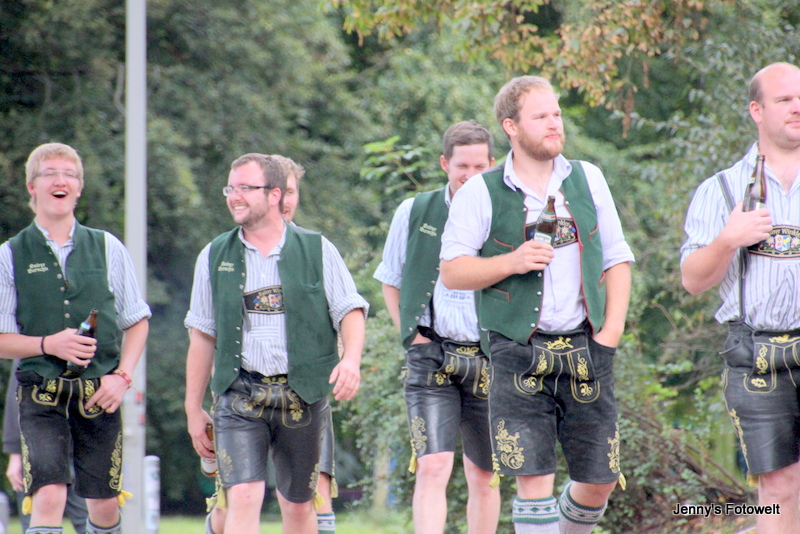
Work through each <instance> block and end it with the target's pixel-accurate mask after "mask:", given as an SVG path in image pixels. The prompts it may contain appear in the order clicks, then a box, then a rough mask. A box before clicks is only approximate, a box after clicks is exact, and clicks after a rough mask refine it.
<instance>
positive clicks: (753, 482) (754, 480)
mask: <svg viewBox="0 0 800 534" xmlns="http://www.w3.org/2000/svg"><path fill="white" fill-rule="evenodd" d="M747 484H748V485H749V486H752V487H754V488H757V487H758V475H747Z"/></svg>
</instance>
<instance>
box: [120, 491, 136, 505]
mask: <svg viewBox="0 0 800 534" xmlns="http://www.w3.org/2000/svg"><path fill="white" fill-rule="evenodd" d="M131 497H133V495H131V494H130V493H128V492H127V491H125V490H120V491H119V495H117V503H119V505H120V506H125V500H126V499H130V498H131Z"/></svg>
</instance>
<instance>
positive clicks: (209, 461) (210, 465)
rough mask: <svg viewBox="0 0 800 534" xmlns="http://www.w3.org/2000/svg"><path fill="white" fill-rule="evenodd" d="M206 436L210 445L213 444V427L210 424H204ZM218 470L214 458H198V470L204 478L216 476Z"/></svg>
mask: <svg viewBox="0 0 800 534" xmlns="http://www.w3.org/2000/svg"><path fill="white" fill-rule="evenodd" d="M206 436H208V439H210V440H211V442H212V443H213V442H214V425H212V424H211V423H207V424H206ZM218 469H219V467H218V466H217V459H216V457H214V458H205V457H201V458H200V470H201V471H202V472H203V474H204V475H205V476H207V477H215V476H217V471H218Z"/></svg>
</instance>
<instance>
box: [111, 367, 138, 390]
mask: <svg viewBox="0 0 800 534" xmlns="http://www.w3.org/2000/svg"><path fill="white" fill-rule="evenodd" d="M111 374H112V375H119V376H121V377H122V378H124V379H125V382H127V383H128V389H130V388H132V387H133V379H132V378H131V377H130V376H129V375H128V373H126V372H125V371H123V370H122V369H114V370H113V371H111Z"/></svg>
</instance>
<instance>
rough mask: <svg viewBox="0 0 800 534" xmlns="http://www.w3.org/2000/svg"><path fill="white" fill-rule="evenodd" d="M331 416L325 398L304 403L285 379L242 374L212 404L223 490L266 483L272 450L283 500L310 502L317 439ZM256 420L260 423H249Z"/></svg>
mask: <svg viewBox="0 0 800 534" xmlns="http://www.w3.org/2000/svg"><path fill="white" fill-rule="evenodd" d="M329 414H330V406H329V405H328V400H327V398H325V399H322V400H320V401H317V402H315V403H312V404H309V403H307V402H305V401H304V400H303V399H302V398H300V396H299V395H298V394H297V393H296V392H295V391H294V390H293V389H292V388H291V387H289V381H288V378H287V376H286V375H277V376H263V375H261V374H259V373H256V372H248V371H242V372H241V373H240V375H239V376H238V377H237V378H236V379H235V380H234V381H233V384H231V386H230V388H228V389H227V390H226V391H225V392H224V393H222V394H219V395H216V396H215V400H214V407H213V417H214V431H215V445H216V455H217V462H218V465H219V478H220V482H221V484H222V486H223V487H226V488H227V487H230V486H233V485H235V484H241V483H244V482H252V481H257V480H266V476H267V463H268V452H269V450H272V454H273V456H272V459H273V462H274V464H275V470H276V474H277V475H279V476H278V477H277V485H278V490H279V491H280V492H281V495H283V496H284V497H285V498H286V499H288V500H289V501H291V502H295V503H301V502H307V501H309V500H311V498H312V497H313V496H314V492H315V491H316V488H317V481H318V479H319V467H320V466H319V455H320V445H321V435H322V433H323V432H324V428H325V425H326V424H327V422H328V420H329V418H330V415H329ZM258 421H260V422H261V423H262V424H253V423H255V422H258ZM287 431H288V432H287Z"/></svg>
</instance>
